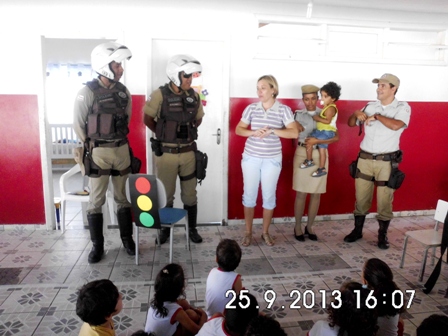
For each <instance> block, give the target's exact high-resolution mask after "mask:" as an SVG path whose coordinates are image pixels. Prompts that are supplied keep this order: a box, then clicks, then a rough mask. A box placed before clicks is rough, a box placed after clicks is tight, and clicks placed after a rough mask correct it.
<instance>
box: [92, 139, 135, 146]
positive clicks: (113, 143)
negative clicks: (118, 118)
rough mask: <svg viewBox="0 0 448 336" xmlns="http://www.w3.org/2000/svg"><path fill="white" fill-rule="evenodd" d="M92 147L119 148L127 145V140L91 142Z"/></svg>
mask: <svg viewBox="0 0 448 336" xmlns="http://www.w3.org/2000/svg"><path fill="white" fill-rule="evenodd" d="M92 143H93V147H110V148H114V147H121V146H123V145H124V144H127V143H128V139H127V138H126V139H123V140H119V141H105V140H92Z"/></svg>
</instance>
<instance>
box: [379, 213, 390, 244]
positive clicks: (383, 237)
mask: <svg viewBox="0 0 448 336" xmlns="http://www.w3.org/2000/svg"><path fill="white" fill-rule="evenodd" d="M378 223H379V224H380V228H379V229H378V247H379V248H380V249H382V250H387V249H388V248H389V241H388V239H387V229H388V228H389V223H390V220H388V221H384V220H379V219H378Z"/></svg>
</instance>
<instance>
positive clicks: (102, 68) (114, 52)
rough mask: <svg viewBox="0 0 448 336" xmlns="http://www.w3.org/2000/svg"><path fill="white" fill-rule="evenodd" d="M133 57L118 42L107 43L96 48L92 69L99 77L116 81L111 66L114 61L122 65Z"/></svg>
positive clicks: (93, 53)
mask: <svg viewBox="0 0 448 336" xmlns="http://www.w3.org/2000/svg"><path fill="white" fill-rule="evenodd" d="M131 57H132V53H131V51H130V50H129V49H128V48H127V47H126V46H124V45H122V44H120V43H117V42H106V43H102V44H100V45H98V46H96V47H95V48H94V49H93V51H92V55H91V58H92V69H93V70H94V71H96V72H97V73H98V74H99V75H101V76H104V77H106V78H109V79H110V80H114V77H115V74H114V73H113V71H112V70H111V69H110V67H109V64H110V63H111V62H113V61H115V62H117V63H121V62H122V61H123V60H125V59H130V58H131Z"/></svg>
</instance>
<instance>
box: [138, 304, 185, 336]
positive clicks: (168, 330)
mask: <svg viewBox="0 0 448 336" xmlns="http://www.w3.org/2000/svg"><path fill="white" fill-rule="evenodd" d="M163 306H164V307H165V308H166V309H167V310H168V315H167V316H165V317H162V316H161V315H160V314H157V310H155V309H154V308H153V307H150V308H149V310H148V316H147V317H146V325H145V331H146V332H149V333H151V332H153V333H155V334H156V335H174V333H175V332H176V329H177V326H178V325H179V322H177V321H176V320H175V319H176V314H177V313H178V312H179V311H180V310H182V307H181V306H180V305H178V304H177V303H176V302H164V303H163Z"/></svg>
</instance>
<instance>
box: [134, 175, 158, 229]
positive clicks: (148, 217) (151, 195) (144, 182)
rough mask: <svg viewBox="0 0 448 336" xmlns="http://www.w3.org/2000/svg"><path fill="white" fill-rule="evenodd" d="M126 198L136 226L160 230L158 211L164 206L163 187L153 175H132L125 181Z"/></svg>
mask: <svg viewBox="0 0 448 336" xmlns="http://www.w3.org/2000/svg"><path fill="white" fill-rule="evenodd" d="M126 197H127V199H128V201H129V202H130V203H131V205H132V212H133V214H134V222H135V224H136V225H137V226H143V227H147V228H155V229H158V228H160V217H159V209H160V208H163V207H165V206H166V192H165V187H164V185H163V183H162V181H160V180H159V179H158V178H157V177H156V176H155V175H147V174H132V175H130V176H129V178H128V180H127V181H126Z"/></svg>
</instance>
